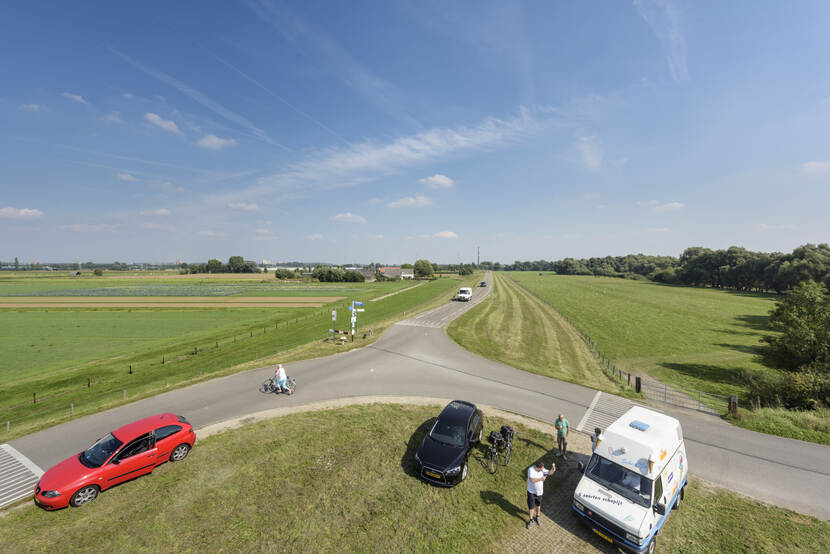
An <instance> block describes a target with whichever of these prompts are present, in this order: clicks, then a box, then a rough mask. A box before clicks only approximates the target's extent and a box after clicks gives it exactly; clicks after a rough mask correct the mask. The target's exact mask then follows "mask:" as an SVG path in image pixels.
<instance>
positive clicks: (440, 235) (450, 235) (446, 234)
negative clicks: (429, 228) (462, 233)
mask: <svg viewBox="0 0 830 554" xmlns="http://www.w3.org/2000/svg"><path fill="white" fill-rule="evenodd" d="M433 236H434V237H435V238H437V239H457V238H458V235H457V234H456V233H454V232H452V231H438V232H437V233H435V234H434V235H433Z"/></svg>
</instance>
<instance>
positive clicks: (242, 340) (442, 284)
mask: <svg viewBox="0 0 830 554" xmlns="http://www.w3.org/2000/svg"><path fill="white" fill-rule="evenodd" d="M479 277H480V276H471V277H468V278H467V281H469V282H472V280H473V279H474V278H479ZM465 282H466V281H465ZM350 285H351V286H352V287H355V284H353V283H351V284H350ZM372 285H373V284H369V283H367V284H364V285H359V286H358V287H356V288H358V289H360V290H362V291H363V294H362V295H354V296H352V295H349V297H348V298H349V300H348V301H338V302H335V303H331V304H328V305H326V306H325V307H324V308H318V309H307V308H297V309H290V308H285V309H283V308H278V309H273V310H269V311H262V312H258V311H257V310H254V309H239V310H233V309H230V308H229V309H227V310H221V311H216V310H214V311H210V310H203V309H189V310H175V309H138V310H136V309H133V310H105V309H101V310H60V311H56V310H49V311H47V310H36V309H33V310H0V324H1V325H3V326H4V328H9V329H16V331H14V333H13V334H12V333H10V334H9V335H8V336H6V335H3V338H2V339H0V356H2V358H0V359H4V360H5V363H4V365H3V367H2V369H0V422H3V423H5V422H6V421H11V427H10V432H9V433H3V431H5V426H4V425H3V426H2V427H3V429H2V431H0V433H2V434H0V438H2V440H4V441H6V440H10V439H12V438H14V437H16V436H20V435H24V434H28V433H31V432H33V431H36V430H38V429H41V428H44V427H47V426H50V425H55V424H57V423H60V422H62V421H66V420H67V419H68V418H69V417H79V416H81V415H84V414H88V413H93V412H95V411H99V410H103V409H107V408H111V407H114V406H116V405H119V404H122V403H124V402H129V401H133V400H136V399H139V398H144V397H147V396H152V395H155V394H158V393H159V392H162V391H163V390H165V389H166V388H167V387H178V386H184V385H187V384H190V383H193V382H196V381H199V380H203V379H208V378H213V377H216V376H220V375H226V374H228V373H233V372H236V371H240V370H243V369H247V368H250V367H254V366H258V365H266V364H268V363H275V362H276V361H281V362H285V361H290V360H296V359H302V358H309V357H316V356H321V355H327V354H332V353H335V352H341V351H343V350H347V349H350V348H354V347H358V346H364V345H366V344H368V343H369V342H371V341H372V340H375V339H376V338H377V335H378V334H379V333H380V332H381V331H382V330H383V329H384V328H385V327H386V326H388V325H389V324H390V323H391V322H393V321H395V320H397V319H401V318H402V317H404V313H407V314H408V315H414V313H415V312H417V311H418V310H423V309H427V308H428V307H432V306H436V305H439V304H441V303H444V302H446V301H447V300H449V298H450V296H452V291H453V290H455V289H456V288H457V287H458V286H459V285H460V281H459V280H457V279H451V278H444V279H437V280H435V281H430V282H425V283H424V284H423V285H421V286H418V287H415V288H409V287H411V286H412V284H411V283H406V282H397V283H378V284H377V285H378V286H377V287H376V288H374V287H372ZM325 286H328V284H326V285H325ZM403 289H409V290H403ZM395 291H401V292H400V293H399V294H394V295H392V296H387V297H386V298H384V299H383V300H379V301H377V302H367V304H366V312H364V313H362V314H360V315H361V317H360V319H359V323H358V325H359V326H358V331H359V334H358V335H357V336H356V339H357V340H355V342H354V343H351V342H350V343H348V344H347V345H344V346H335V345H333V344H332V343H323V339H324V338H326V337H327V336H328V329H329V328H330V327H331V324H332V321H331V309H332V308H336V309H337V311H338V323H337V328H340V329H345V328H347V326H348V323H347V322H348V311H347V304H348V302H349V301H350V300H351V299H356V300H360V299H364V300H370V299H372V298H378V297H380V296H385V295H388V294H390V292H395ZM223 315H225V316H227V317H223ZM73 318H78V319H79V321H80V323H75V327H74V328H73V327H72V321H73ZM78 325H83V326H82V327H78ZM370 328H374V330H375V334H374V336H366V332H367V331H368V330H369V329H370ZM32 344H34V345H35V346H34V347H32V346H28V345H32ZM24 345H26V346H24ZM38 350H39V352H38ZM194 352H195V353H194ZM70 360H71V362H70ZM87 384H89V387H88V386H87ZM124 391H126V393H125V392H124ZM33 393H36V395H37V397H36V399H37V403H35V402H34V400H35V398H34V397H33ZM125 394H126V398H125ZM70 408H71V409H70Z"/></svg>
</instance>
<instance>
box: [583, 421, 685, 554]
mask: <svg viewBox="0 0 830 554" xmlns="http://www.w3.org/2000/svg"><path fill="white" fill-rule="evenodd" d="M580 470H581V471H583V475H582V479H581V480H580V481H579V484H578V485H577V487H576V490H575V491H574V500H573V506H572V509H573V511H574V512H575V513H576V514H577V515H578V516H579V518H580V519H581V520H582V521H584V522H585V523H587V524H588V525H590V526H591V528H592V530H593V531H594V533H596V534H597V535H599V536H600V537H602V538H603V539H605V540H607V541H608V542H611V543H616V544H618V545H620V546H622V547H623V548H625V549H627V550H631V551H633V552H649V554H650V553H652V552H654V548H655V544H656V541H657V533H658V532H659V531H660V528H661V527H662V526H663V524H664V523H665V522H666V518H667V517H668V515H669V513H670V512H671V509H672V508H677V507H679V506H680V501H681V500H682V499H683V494H684V490H685V487H686V477H687V475H688V474H689V462H688V460H687V459H686V447H685V446H684V444H683V430H682V429H681V428H680V422H679V421H677V420H676V419H675V418H673V417H669V416H667V415H665V414H661V413H659V412H654V411H652V410H648V409H646V408H641V407H639V406H635V407H633V408H631V409H630V410H628V411H627V412H626V413H625V414H624V415H623V416H622V417H621V418H619V419H618V420H617V421H615V422H614V423H612V424H611V426H610V427H608V429H606V430H605V431H604V432H603V433H602V434H601V435H600V440H599V442H597V446H596V450H594V454H593V456H591V459H590V461H589V462H588V466H587V467H585V468H583V467H582V464H581V463H580Z"/></svg>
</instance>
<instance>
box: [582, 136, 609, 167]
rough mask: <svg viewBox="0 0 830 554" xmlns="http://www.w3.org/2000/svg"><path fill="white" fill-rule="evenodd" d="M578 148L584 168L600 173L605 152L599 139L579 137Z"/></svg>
mask: <svg viewBox="0 0 830 554" xmlns="http://www.w3.org/2000/svg"><path fill="white" fill-rule="evenodd" d="M576 148H577V150H578V151H579V160H580V163H581V164H582V167H584V168H585V169H587V170H588V171H599V170H600V169H601V168H602V160H603V158H605V151H604V150H603V149H602V145H600V143H599V139H597V137H595V136H589V137H579V138H578V139H577V141H576Z"/></svg>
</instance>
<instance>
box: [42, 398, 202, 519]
mask: <svg viewBox="0 0 830 554" xmlns="http://www.w3.org/2000/svg"><path fill="white" fill-rule="evenodd" d="M195 442H196V433H194V432H193V426H192V425H190V423H189V422H188V421H187V420H186V419H185V418H183V417H182V416H177V415H175V414H171V413H167V414H159V415H154V416H151V417H146V418H144V419H141V420H139V421H136V422H133V423H130V424H129V425H125V426H124V427H121V428H120V429H116V430H115V431H113V432H112V433H110V434H108V435H106V436H105V437H101V438H100V439H98V441H97V442H96V443H95V444H93V445H92V446H90V447H89V448H88V449H86V450H84V451H83V452H81V453H80V454H77V455H75V456H72V457H71V458H68V459H66V460H64V461H62V462H61V463H59V464H58V465H56V466H55V467H53V468H52V469H50V470H49V471H47V472H46V473H44V474H43V477H41V478H40V481H38V484H37V486H36V487H35V503H36V504H37V505H38V506H40V507H42V508H45V509H47V510H57V509H58V508H65V507H66V506H67V505H71V506H83V505H84V504H89V503H90V502H92V501H93V500H95V499H96V498H97V497H98V493H100V492H101V491H103V490H106V489H108V488H110V487H112V486H114V485H118V484H120V483H123V482H124V481H129V480H130V479H135V478H136V477H140V476H141V475H146V474H148V473H151V472H152V471H153V470H154V469H155V468H156V467H157V466H159V465H161V464H163V463H164V462H166V461H167V460H170V461H171V462H178V461H181V460H183V459H184V458H185V457H186V456H187V454H188V452H190V449H191V448H193V444H194V443H195Z"/></svg>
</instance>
